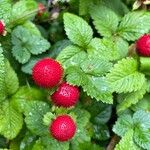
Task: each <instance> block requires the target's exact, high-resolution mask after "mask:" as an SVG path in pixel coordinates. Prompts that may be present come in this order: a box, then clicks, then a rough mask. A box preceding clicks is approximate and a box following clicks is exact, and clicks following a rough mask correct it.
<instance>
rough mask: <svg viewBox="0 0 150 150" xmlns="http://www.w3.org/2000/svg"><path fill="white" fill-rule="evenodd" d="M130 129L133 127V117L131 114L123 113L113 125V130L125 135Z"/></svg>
mask: <svg viewBox="0 0 150 150" xmlns="http://www.w3.org/2000/svg"><path fill="white" fill-rule="evenodd" d="M129 129H133V119H132V117H131V116H130V115H126V114H123V115H121V116H120V117H119V118H118V120H117V121H116V123H115V125H114V126H113V131H114V132H115V133H116V134H117V135H119V136H121V137H123V136H124V135H125V134H126V132H128V130H129Z"/></svg>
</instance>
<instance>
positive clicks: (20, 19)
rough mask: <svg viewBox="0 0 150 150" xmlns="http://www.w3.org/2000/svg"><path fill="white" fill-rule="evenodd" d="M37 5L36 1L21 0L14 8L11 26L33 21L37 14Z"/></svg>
mask: <svg viewBox="0 0 150 150" xmlns="http://www.w3.org/2000/svg"><path fill="white" fill-rule="evenodd" d="M37 9H38V6H37V3H36V2H35V1H34V0H20V1H18V2H16V3H15V4H14V5H13V7H12V15H11V25H17V24H22V23H24V22H25V21H26V20H29V19H33V18H34V16H35V15H36V13H37Z"/></svg>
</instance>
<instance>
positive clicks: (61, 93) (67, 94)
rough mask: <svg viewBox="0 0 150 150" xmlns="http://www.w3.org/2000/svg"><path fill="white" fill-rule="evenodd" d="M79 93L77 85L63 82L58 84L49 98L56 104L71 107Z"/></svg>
mask: <svg viewBox="0 0 150 150" xmlns="http://www.w3.org/2000/svg"><path fill="white" fill-rule="evenodd" d="M79 95H80V92H79V89H78V87H76V86H73V85H69V84H68V83H66V82H64V83H62V84H60V85H59V87H58V89H57V91H56V92H54V93H53V94H52V96H51V99H52V101H53V103H54V104H55V105H57V106H62V107H71V106H74V105H75V104H76V103H77V101H78V99H79Z"/></svg>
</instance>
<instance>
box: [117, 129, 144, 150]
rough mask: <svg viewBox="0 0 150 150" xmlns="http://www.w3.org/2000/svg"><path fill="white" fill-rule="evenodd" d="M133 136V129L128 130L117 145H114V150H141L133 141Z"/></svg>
mask: <svg viewBox="0 0 150 150" xmlns="http://www.w3.org/2000/svg"><path fill="white" fill-rule="evenodd" d="M133 134H134V131H133V129H130V130H128V131H127V132H126V133H125V135H124V136H123V138H122V139H121V141H120V142H119V144H117V145H116V147H115V150H127V149H129V148H130V149H132V150H141V149H140V148H139V147H138V146H137V145H136V144H135V143H134V141H133Z"/></svg>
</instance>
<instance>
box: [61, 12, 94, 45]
mask: <svg viewBox="0 0 150 150" xmlns="http://www.w3.org/2000/svg"><path fill="white" fill-rule="evenodd" d="M64 26H65V31H66V34H67V36H68V38H69V39H70V41H72V42H73V43H74V44H77V45H79V46H81V47H87V45H88V44H89V43H90V41H91V40H92V37H93V31H92V29H91V27H90V26H89V25H88V23H87V22H86V21H84V20H83V19H82V18H80V17H78V16H76V15H74V14H70V13H65V14H64Z"/></svg>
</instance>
